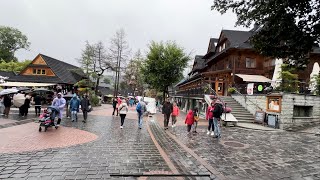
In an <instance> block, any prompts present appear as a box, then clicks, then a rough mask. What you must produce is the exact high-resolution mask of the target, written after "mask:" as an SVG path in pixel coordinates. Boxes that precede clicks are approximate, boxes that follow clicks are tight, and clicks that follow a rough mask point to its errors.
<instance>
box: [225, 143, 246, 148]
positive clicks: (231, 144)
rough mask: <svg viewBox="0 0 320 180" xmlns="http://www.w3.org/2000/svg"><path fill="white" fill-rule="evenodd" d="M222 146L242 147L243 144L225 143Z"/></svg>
mask: <svg viewBox="0 0 320 180" xmlns="http://www.w3.org/2000/svg"><path fill="white" fill-rule="evenodd" d="M224 144H225V145H227V146H232V147H244V144H241V143H238V142H225V143H224Z"/></svg>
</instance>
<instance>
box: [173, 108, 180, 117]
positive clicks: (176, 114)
mask: <svg viewBox="0 0 320 180" xmlns="http://www.w3.org/2000/svg"><path fill="white" fill-rule="evenodd" d="M179 114H180V109H179V107H178V106H173V108H172V116H179Z"/></svg>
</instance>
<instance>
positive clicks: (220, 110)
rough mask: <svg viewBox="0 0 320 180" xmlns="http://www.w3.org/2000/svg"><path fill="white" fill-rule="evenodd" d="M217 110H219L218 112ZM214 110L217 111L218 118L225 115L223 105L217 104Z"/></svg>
mask: <svg viewBox="0 0 320 180" xmlns="http://www.w3.org/2000/svg"><path fill="white" fill-rule="evenodd" d="M216 108H217V110H216ZM214 109H215V112H216V113H217V115H218V116H221V115H222V113H223V108H222V105H221V104H216V105H215V107H214Z"/></svg>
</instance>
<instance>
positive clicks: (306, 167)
mask: <svg viewBox="0 0 320 180" xmlns="http://www.w3.org/2000/svg"><path fill="white" fill-rule="evenodd" d="M198 128H199V130H198V132H199V133H198V134H196V135H191V136H188V135H187V133H186V127H184V126H178V127H176V129H175V135H176V136H177V138H178V139H179V140H180V141H181V142H183V143H184V144H185V145H186V146H187V147H188V148H191V149H193V150H194V152H195V153H196V154H198V155H199V156H201V157H202V158H203V159H204V160H206V161H207V162H209V163H210V165H212V166H213V167H214V168H215V169H217V170H218V171H220V172H221V173H222V174H224V175H225V176H226V178H227V179H270V180H271V179H296V180H298V179H301V180H302V179H320V138H319V137H317V136H314V135H305V134H299V133H290V132H265V131H253V130H248V129H241V128H223V129H222V138H221V139H220V140H218V139H215V138H213V137H209V136H207V135H206V127H205V126H200V127H198ZM226 142H235V144H232V143H229V144H228V143H226ZM236 143H237V144H236ZM228 145H229V146H228ZM232 145H235V146H234V147H233V146H232ZM242 145H243V146H242ZM237 146H238V147H237Z"/></svg>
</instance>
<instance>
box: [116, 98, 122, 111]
mask: <svg viewBox="0 0 320 180" xmlns="http://www.w3.org/2000/svg"><path fill="white" fill-rule="evenodd" d="M121 103H122V100H121V98H120V97H118V99H117V116H119V106H120V105H121Z"/></svg>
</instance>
